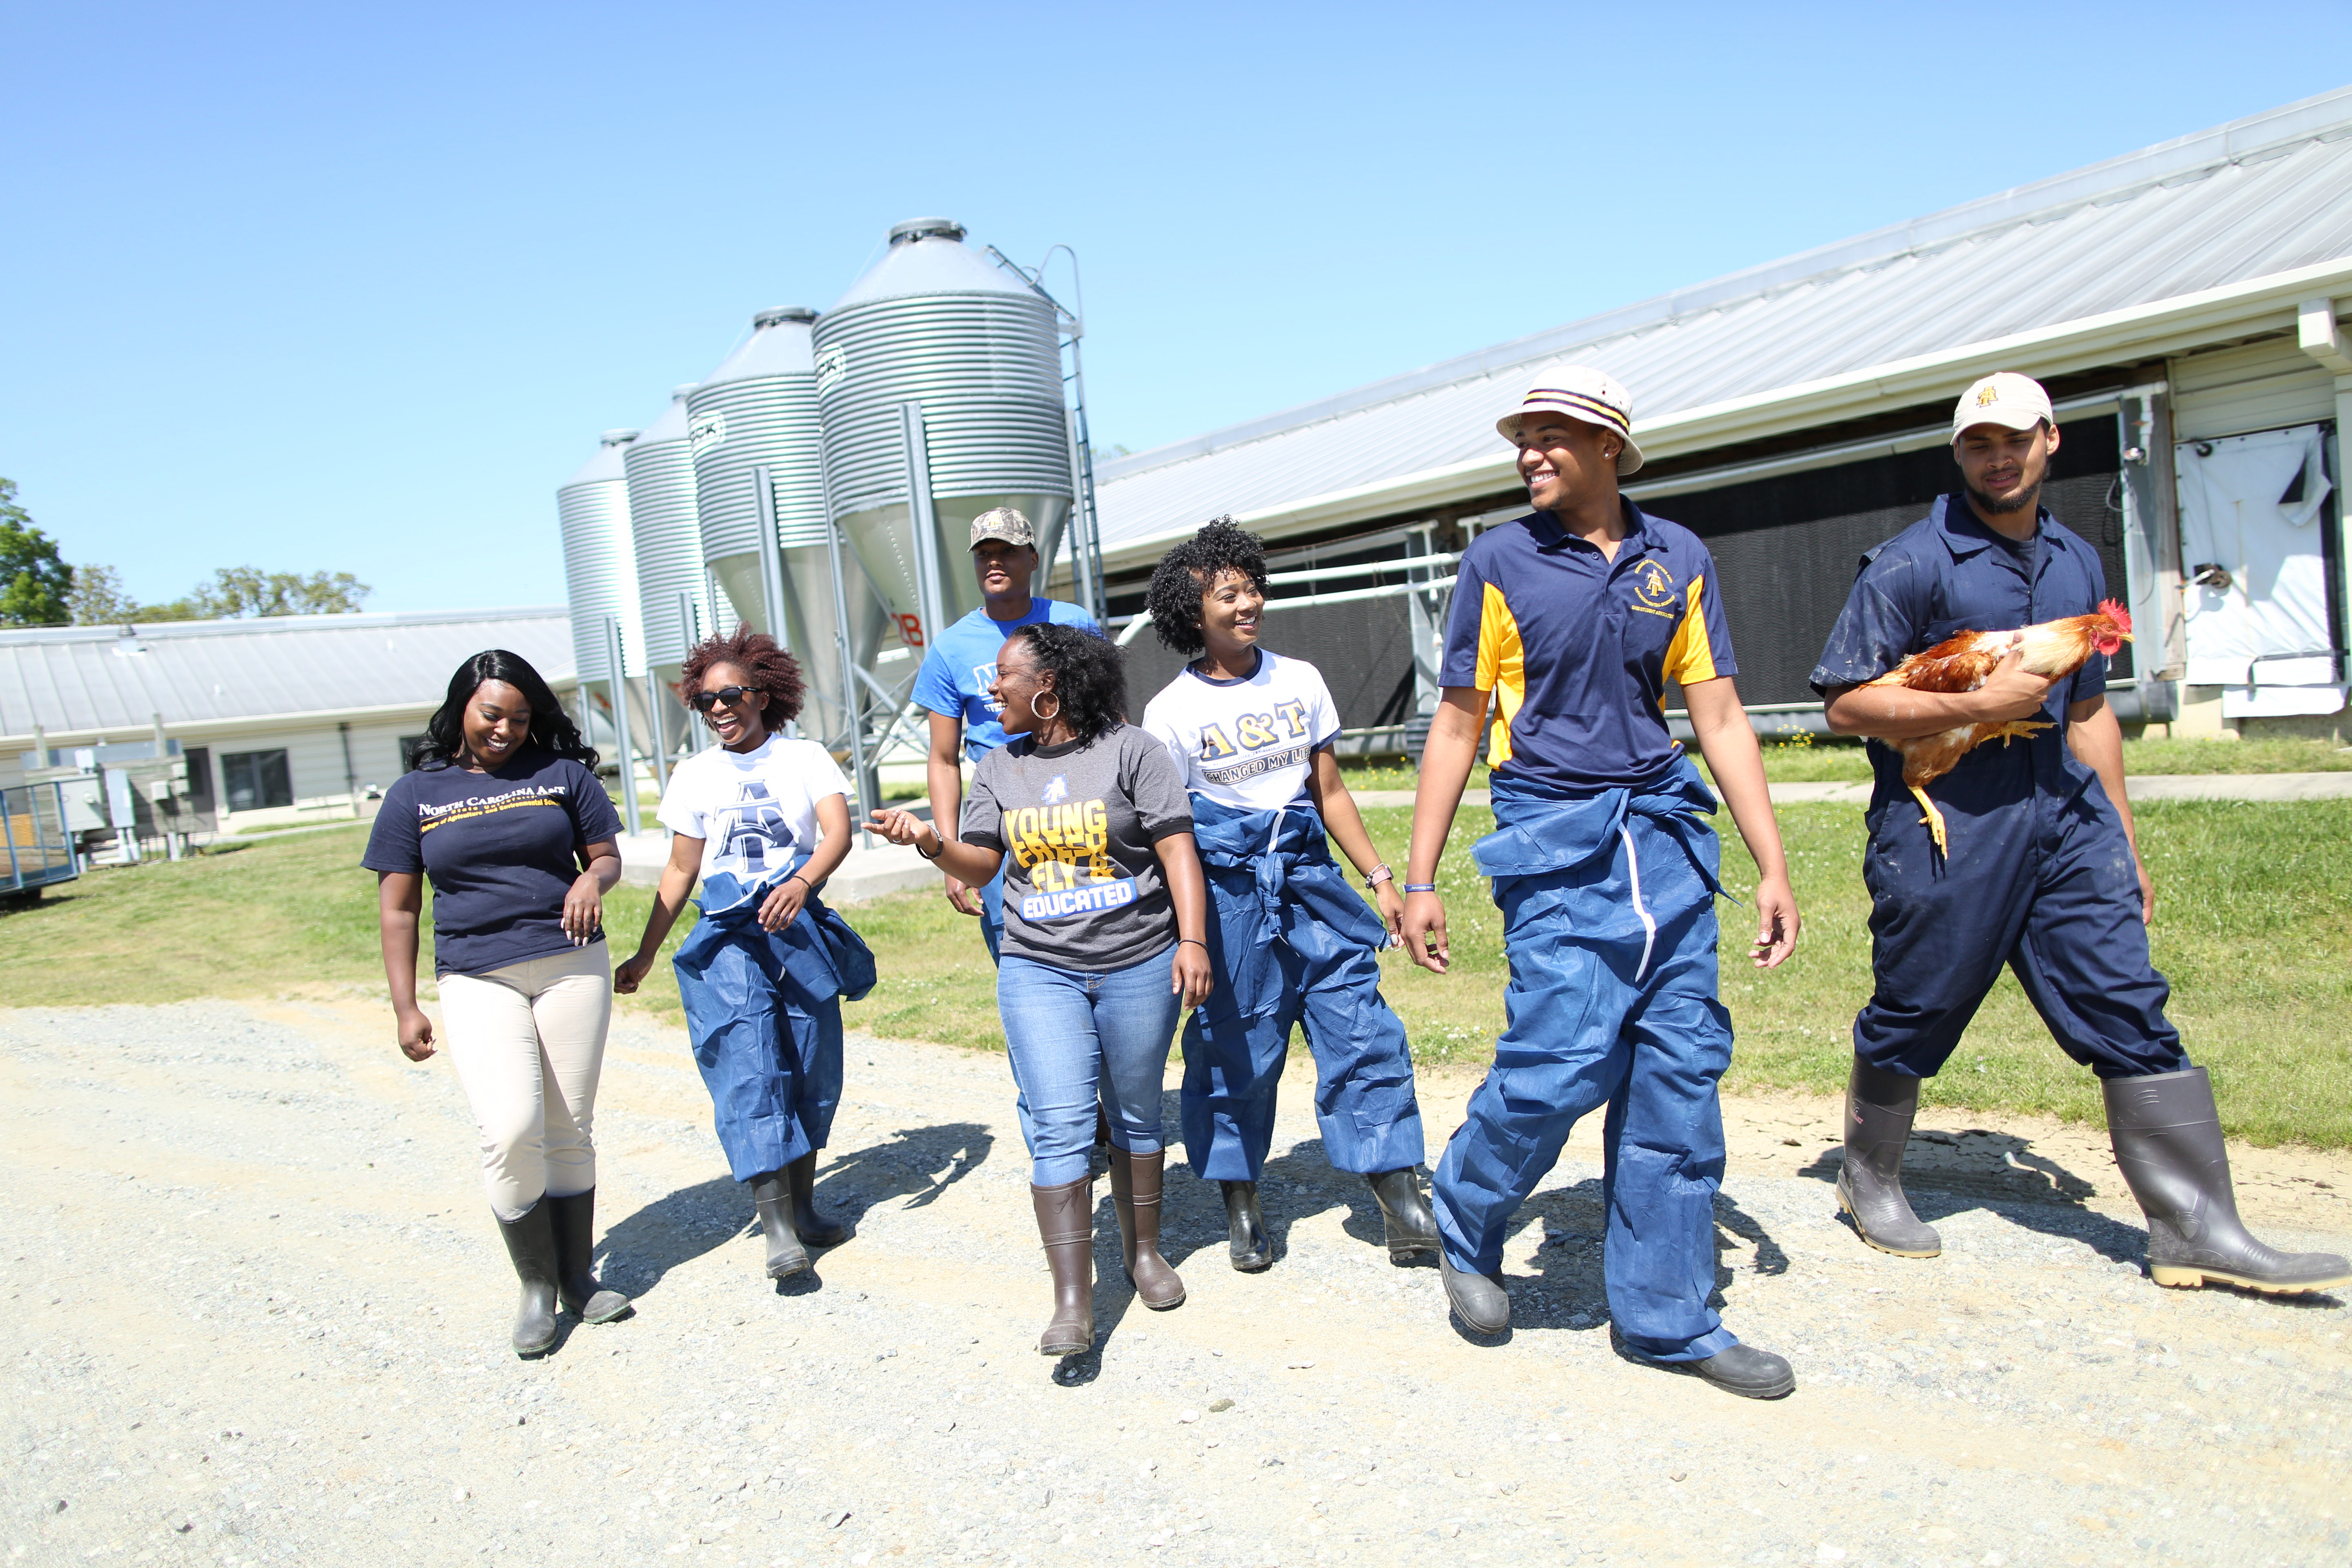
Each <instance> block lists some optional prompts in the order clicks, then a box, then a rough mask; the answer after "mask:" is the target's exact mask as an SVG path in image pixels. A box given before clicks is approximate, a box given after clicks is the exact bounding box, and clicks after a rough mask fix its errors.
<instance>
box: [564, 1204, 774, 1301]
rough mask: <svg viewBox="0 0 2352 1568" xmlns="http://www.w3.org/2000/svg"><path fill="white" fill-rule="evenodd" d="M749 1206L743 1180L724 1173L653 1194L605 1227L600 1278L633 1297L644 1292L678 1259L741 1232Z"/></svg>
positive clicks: (690, 1256) (685, 1259)
mask: <svg viewBox="0 0 2352 1568" xmlns="http://www.w3.org/2000/svg"><path fill="white" fill-rule="evenodd" d="M750 1211H751V1193H750V1192H749V1191H748V1190H747V1189H746V1188H745V1187H744V1185H743V1184H741V1183H740V1182H736V1181H730V1179H729V1178H727V1177H725V1176H717V1177H714V1178H712V1179H711V1180H709V1181H708V1182H698V1183H697V1184H694V1185H693V1186H690V1187H680V1188H678V1189H677V1191H676V1192H674V1193H671V1194H668V1195H667V1196H665V1197H660V1198H656V1199H655V1200H654V1201H653V1202H652V1203H649V1204H647V1205H646V1206H645V1207H643V1208H641V1209H639V1210H638V1211H637V1212H636V1213H635V1214H633V1215H629V1216H628V1217H627V1218H625V1219H624V1220H622V1221H621V1223H620V1224H618V1225H616V1226H614V1227H613V1228H612V1229H611V1230H610V1231H608V1232H606V1233H605V1236H604V1247H603V1249H602V1251H601V1255H600V1258H599V1262H600V1266H601V1270H602V1272H603V1274H604V1279H605V1282H606V1283H607V1284H609V1285H611V1286H612V1287H613V1289H615V1290H619V1291H622V1292H624V1293H625V1294H626V1295H629V1296H632V1297H638V1296H644V1295H646V1294H647V1293H648V1292H649V1291H651V1290H652V1289H654V1287H655V1286H656V1285H658V1284H660V1283H661V1281H662V1277H663V1276H664V1275H666V1274H667V1273H668V1272H669V1271H670V1270H671V1269H673V1268H677V1266H678V1265H679V1264H681V1263H691V1262H693V1261H694V1260H695V1259H696V1258H699V1257H701V1256H702V1255H703V1254H704V1253H706V1252H710V1251H713V1250H715V1249H717V1248H719V1247H724V1246H726V1245H727V1243H729V1242H730V1241H732V1240H733V1239H735V1237H738V1236H740V1235H741V1234H742V1230H743V1222H744V1217H745V1216H746V1215H748V1214H749V1213H750Z"/></svg>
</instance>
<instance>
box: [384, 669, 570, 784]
mask: <svg viewBox="0 0 2352 1568" xmlns="http://www.w3.org/2000/svg"><path fill="white" fill-rule="evenodd" d="M486 680H503V681H505V682H506V683H507V684H508V685H509V686H511V687H513V688H514V689H516V690H517V691H520V692H521V693H522V695H523V700H525V701H526V702H529V703H530V739H529V740H528V741H527V742H525V744H527V745H530V746H536V747H537V748H539V749H540V750H541V751H542V752H553V753H554V754H555V755H557V756H559V757H569V758H571V759H572V761H573V762H575V763H583V764H584V765H585V766H586V767H587V768H588V769H589V770H590V771H591V772H593V771H594V770H595V767H596V749H595V748H594V747H593V746H591V745H590V744H589V743H588V742H585V741H583V740H582V739H581V738H580V726H578V725H577V724H574V723H573V722H572V715H571V714H569V713H566V712H565V711H564V710H563V704H562V703H561V702H558V701H557V700H555V693H554V692H552V691H551V690H549V689H548V685H547V681H546V679H544V678H543V677H542V676H541V674H540V673H539V671H537V670H535V669H533V668H531V667H530V660H529V659H527V658H523V656H522V655H520V654H519V653H509V652H508V651H507V650H506V649H504V648H502V647H491V648H484V649H483V650H482V651H481V652H479V653H478V654H476V655H475V656H474V657H473V658H469V659H467V661H466V662H465V663H463V664H461V665H459V666H458V667H457V674H455V675H453V676H451V677H450V678H449V694H448V696H446V698H444V699H442V701H441V706H440V708H439V709H438V710H436V711H435V712H434V715H433V717H432V718H430V719H427V720H426V721H425V738H424V739H423V740H421V741H418V742H415V744H414V745H413V746H412V747H411V749H410V752H409V757H408V765H409V766H410V767H412V768H446V767H448V766H450V765H451V764H453V763H456V762H457V754H458V752H462V751H464V750H465V749H466V723H465V721H466V704H467V703H468V702H470V701H472V700H474V693H475V692H476V691H478V690H479V689H481V685H482V683H483V682H484V681H486Z"/></svg>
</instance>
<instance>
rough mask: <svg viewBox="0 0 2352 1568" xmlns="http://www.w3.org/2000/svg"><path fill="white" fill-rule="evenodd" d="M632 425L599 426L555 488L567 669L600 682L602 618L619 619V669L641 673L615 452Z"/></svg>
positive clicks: (623, 476) (631, 560) (639, 630)
mask: <svg viewBox="0 0 2352 1568" xmlns="http://www.w3.org/2000/svg"><path fill="white" fill-rule="evenodd" d="M636 437H637V433H636V432H635V430H607V431H605V432H604V435H603V436H602V437H599V440H600V441H601V443H602V444H601V445H600V446H599V447H597V449H596V455H595V456H594V457H593V458H589V459H588V461H587V463H586V464H585V465H584V466H583V468H581V470H580V471H579V472H578V473H576V474H574V475H572V477H571V478H570V479H567V480H565V481H564V482H563V483H562V485H560V486H558V487H557V489H556V491H555V516H556V525H557V527H558V528H559V529H560V530H561V531H562V537H563V582H564V586H565V588H566V590H567V591H568V592H569V594H570V597H571V602H572V658H574V659H575V660H577V663H576V664H575V665H574V667H573V668H576V669H578V670H579V672H580V679H583V680H604V679H610V677H611V673H612V672H611V671H610V670H608V669H606V668H605V664H606V658H605V654H604V647H605V644H604V617H606V616H619V617H620V621H621V648H622V653H621V663H622V670H621V673H622V674H623V675H624V676H625V677H626V676H632V675H643V674H644V673H645V671H646V660H645V648H646V640H645V616H644V612H643V610H642V608H641V607H640V606H639V604H638V601H637V556H636V545H635V542H633V541H632V539H631V537H630V533H629V484H628V476H627V471H626V469H625V467H624V465H623V461H622V454H623V452H624V450H625V448H626V447H628V444H629V443H630V442H632V441H634V440H635V439H636Z"/></svg>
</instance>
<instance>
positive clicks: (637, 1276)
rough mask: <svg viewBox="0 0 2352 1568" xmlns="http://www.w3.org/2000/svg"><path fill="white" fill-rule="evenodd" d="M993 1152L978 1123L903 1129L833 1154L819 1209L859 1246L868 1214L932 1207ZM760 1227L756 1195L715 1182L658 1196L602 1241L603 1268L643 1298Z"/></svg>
mask: <svg viewBox="0 0 2352 1568" xmlns="http://www.w3.org/2000/svg"><path fill="white" fill-rule="evenodd" d="M994 1146H995V1139H994V1138H993V1137H992V1135H991V1134H990V1132H989V1131H988V1130H987V1129H986V1128H985V1127H982V1126H981V1125H979V1124H978V1123H977V1122H971V1121H950V1122H944V1123H942V1124H940V1126H937V1127H915V1128H908V1129H904V1130H902V1131H898V1132H897V1133H895V1134H893V1135H892V1136H891V1137H890V1138H888V1139H887V1140H885V1141H884V1142H879V1143H875V1144H870V1145H868V1146H867V1147H866V1148H863V1149H858V1150H855V1151H852V1152H848V1153H845V1154H834V1155H832V1163H830V1164H827V1165H824V1167H823V1168H822V1169H820V1170H819V1172H818V1173H817V1183H816V1201H817V1207H818V1208H819V1209H820V1210H822V1211H823V1212H824V1214H825V1215H826V1216H827V1217H829V1218H833V1219H836V1220H839V1221H840V1222H841V1223H842V1224H844V1225H846V1226H849V1227H850V1232H851V1235H850V1237H849V1239H848V1240H847V1241H845V1242H844V1243H843V1244H842V1245H843V1246H845V1247H854V1246H856V1242H857V1237H856V1228H857V1222H858V1220H859V1219H860V1218H861V1217H863V1216H864V1215H865V1213H866V1210H868V1209H870V1208H872V1207H873V1206H874V1205H877V1204H882V1203H888V1202H889V1201H891V1200H892V1199H894V1198H900V1197H910V1196H911V1198H912V1201H911V1202H910V1203H908V1205H907V1206H908V1207H909V1208H920V1207H922V1206H923V1205H925V1204H929V1203H932V1202H934V1201H936V1200H937V1199H938V1197H939V1195H940V1194H941V1193H943V1192H945V1191H946V1190H947V1189H948V1188H949V1187H950V1186H952V1185H954V1184H956V1183H957V1182H959V1181H961V1180H962V1179H963V1178H964V1177H965V1176H967V1175H970V1174H971V1173H972V1172H973V1171H974V1170H976V1169H978V1168H979V1166H980V1164H981V1163H982V1162H983V1161H985V1160H986V1159H987V1158H988V1155H989V1151H990V1150H991V1149H992V1148H993V1147H994ZM756 1223H757V1222H756V1221H755V1220H754V1219H753V1217H752V1215H751V1189H750V1188H748V1187H746V1186H745V1185H744V1184H742V1183H740V1182H738V1181H733V1180H731V1179H730V1178H728V1177H725V1176H716V1177H713V1178H712V1179H711V1180H709V1181H707V1182H699V1183H697V1184H695V1185H693V1186H690V1187H680V1188H679V1189H677V1191H676V1192H674V1193H671V1194H669V1195H668V1196H667V1197H663V1198H657V1199H656V1200H655V1201H654V1202H652V1203H649V1204H647V1205H646V1206H645V1207H643V1208H641V1209H639V1210H638V1211H637V1212H636V1213H635V1214H633V1215H629V1216H628V1217H627V1218H626V1219H624V1220H622V1221H621V1223H620V1224H618V1225H616V1226H614V1227H613V1228H612V1230H611V1231H610V1232H609V1233H608V1234H607V1235H606V1236H605V1237H604V1251H603V1266H604V1272H605V1273H606V1274H607V1275H608V1276H609V1278H610V1279H611V1281H612V1284H613V1288H614V1289H616V1290H623V1291H626V1292H627V1293H628V1294H629V1295H631V1296H643V1295H645V1294H646V1293H647V1292H649V1291H651V1290H652V1289H654V1287H655V1286H656V1285H659V1284H660V1283H661V1281H662V1278H663V1276H665V1275H667V1273H668V1272H669V1271H670V1270H671V1269H673V1268H677V1266H678V1265H679V1264H681V1263H690V1262H692V1261H693V1260H694V1259H696V1258H699V1257H701V1256H702V1255H703V1254H704V1253H706V1252H710V1251H714V1250H716V1249H717V1248H719V1247H724V1246H726V1245H727V1244H728V1243H729V1242H730V1241H732V1240H734V1239H735V1238H736V1237H740V1236H747V1235H749V1234H751V1229H752V1227H753V1226H754V1225H755V1224H756ZM819 1256H820V1257H822V1256H823V1255H822V1254H820V1255H819ZM777 1289H778V1293H779V1294H781V1295H787V1296H803V1295H806V1294H808V1293H809V1292H810V1291H813V1290H817V1289H823V1282H822V1281H821V1280H820V1279H818V1278H817V1276H816V1274H815V1272H814V1270H811V1271H809V1272H806V1273H803V1274H796V1275H793V1276H792V1277H791V1278H790V1279H785V1280H783V1281H782V1282H781V1283H780V1284H779V1286H778V1287H777Z"/></svg>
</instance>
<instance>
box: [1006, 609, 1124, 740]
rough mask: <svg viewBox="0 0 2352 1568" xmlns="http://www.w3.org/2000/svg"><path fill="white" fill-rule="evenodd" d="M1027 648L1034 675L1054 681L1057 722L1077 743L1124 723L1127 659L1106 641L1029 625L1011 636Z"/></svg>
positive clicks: (1082, 632) (1072, 629)
mask: <svg viewBox="0 0 2352 1568" xmlns="http://www.w3.org/2000/svg"><path fill="white" fill-rule="evenodd" d="M1013 636H1014V637H1019V638H1020V639H1021V640H1022V641H1024V642H1025V643H1027V644H1028V645H1029V653H1030V657H1032V658H1034V659H1036V661H1037V673H1038V675H1039V676H1041V677H1043V676H1045V675H1047V674H1050V675H1052V676H1053V678H1054V695H1055V696H1056V697H1058V698H1060V699H1061V700H1062V709H1061V712H1060V714H1059V715H1058V717H1059V718H1060V719H1061V721H1062V722H1064V723H1065V724H1067V725H1068V726H1069V727H1070V732H1071V733H1072V734H1073V735H1075V736H1076V738H1077V739H1079V740H1081V741H1091V740H1093V739H1094V738H1095V737H1096V736H1097V735H1101V734H1105V733H1108V731H1112V730H1116V729H1118V727H1119V726H1120V725H1121V724H1124V723H1126V722H1127V659H1126V657H1125V656H1124V655H1122V654H1121V653H1120V652H1119V650H1118V647H1117V646H1116V645H1115V644H1113V643H1112V642H1111V640H1110V639H1109V638H1108V637H1098V636H1097V635H1096V634H1095V633H1093V632H1090V631H1086V630H1083V629H1082V628H1080V627H1077V626H1055V625H1054V624H1053V623H1051V622H1049V621H1033V622H1032V623H1030V624H1029V625H1028V626H1023V627H1022V628H1021V629H1020V630H1018V631H1016V632H1014V633H1013Z"/></svg>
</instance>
